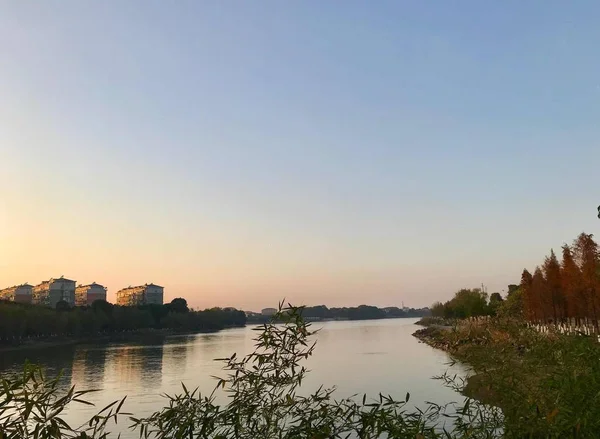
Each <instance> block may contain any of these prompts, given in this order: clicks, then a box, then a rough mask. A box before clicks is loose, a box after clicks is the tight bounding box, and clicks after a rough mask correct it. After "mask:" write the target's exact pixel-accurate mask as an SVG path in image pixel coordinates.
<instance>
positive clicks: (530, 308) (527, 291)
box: [520, 269, 535, 320]
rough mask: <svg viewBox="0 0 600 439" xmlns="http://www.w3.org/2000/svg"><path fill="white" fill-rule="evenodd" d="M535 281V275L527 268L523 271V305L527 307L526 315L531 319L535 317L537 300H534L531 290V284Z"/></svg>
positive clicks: (521, 287) (521, 286)
mask: <svg viewBox="0 0 600 439" xmlns="http://www.w3.org/2000/svg"><path fill="white" fill-rule="evenodd" d="M532 283H533V276H532V275H531V273H530V272H529V271H527V269H524V270H523V273H521V285H520V289H521V292H522V294H523V305H524V309H525V316H526V317H527V319H529V320H534V319H535V301H534V300H533V291H532V290H531V284H532Z"/></svg>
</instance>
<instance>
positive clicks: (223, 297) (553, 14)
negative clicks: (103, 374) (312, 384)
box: [0, 1, 600, 309]
mask: <svg viewBox="0 0 600 439" xmlns="http://www.w3.org/2000/svg"><path fill="white" fill-rule="evenodd" d="M2 9H3V11H2V14H0V53H2V54H3V56H2V67H1V68H0V148H1V149H0V171H1V172H2V175H3V176H4V178H5V180H4V184H3V185H2V187H3V190H2V192H3V194H2V197H1V199H0V203H1V204H0V226H1V227H0V284H1V285H5V284H11V285H12V284H14V283H20V282H24V281H29V282H30V283H36V282H39V281H41V280H43V279H44V278H49V277H52V276H57V275H61V274H64V275H65V276H68V277H71V278H75V279H77V280H78V281H81V282H85V283H87V282H91V281H96V282H100V283H104V284H105V285H107V286H108V287H109V298H113V297H114V296H113V294H114V292H115V291H116V290H117V289H118V288H120V287H123V286H127V285H130V284H136V283H144V282H146V281H148V282H150V281H151V282H155V283H159V284H163V285H165V287H166V294H167V297H168V298H172V297H177V296H181V295H183V296H185V297H186V298H188V301H190V302H191V303H192V304H194V305H196V306H213V305H232V306H238V307H244V308H246V309H257V308H260V307H262V306H267V305H272V304H273V303H274V302H276V301H277V300H278V299H280V298H282V297H284V296H285V297H286V298H288V299H290V300H293V301H294V302H296V303H308V304H317V303H325V304H328V305H358V304H360V303H364V302H368V303H373V304H376V305H394V304H400V303H401V302H402V301H404V302H405V303H406V304H410V305H413V306H417V305H418V306H422V305H428V304H430V303H431V302H432V301H433V300H436V299H445V298H448V297H449V296H450V295H451V294H452V292H453V291H455V290H456V289H458V288H461V287H463V286H464V287H469V286H477V285H480V284H481V283H485V284H486V285H487V286H488V288H489V291H490V292H491V291H502V289H503V288H505V287H506V284H508V283H514V282H517V281H518V279H519V276H520V272H521V270H522V269H523V268H524V267H528V268H533V267H534V266H535V264H537V263H540V262H541V260H542V259H543V256H544V255H545V254H546V253H547V252H549V250H550V248H551V247H554V248H555V249H558V248H559V247H560V245H562V244H563V243H564V242H570V241H571V240H572V239H573V238H574V237H575V236H576V235H577V234H578V233H580V232H581V231H586V232H588V233H594V232H596V231H597V229H598V227H599V226H600V222H599V220H598V219H597V218H596V216H595V215H596V212H595V208H596V205H597V204H600V193H599V192H598V189H597V188H598V184H599V183H598V178H599V177H598V175H599V174H598V170H597V169H598V163H599V159H600V147H599V140H600V136H599V135H600V124H599V123H598V121H599V120H600V59H599V58H598V56H597V53H598V47H599V44H600V27H599V26H598V25H597V18H598V16H600V15H599V14H600V4H599V3H598V2H594V1H588V2H585V1H576V2H564V1H560V2H559V1H538V2H534V1H531V2H516V1H506V2H488V1H460V2H452V3H451V2H443V3H435V2H420V1H406V2H395V1H389V2H386V1H378V2H365V1H348V2H343V3H342V2H316V1H306V2H275V1H260V2H237V1H236V2H234V1H231V2H197V1H179V2H174V3H167V2H161V1H105V2H78V1H45V2H20V1H14V2H6V3H5V4H4V5H3V7H2Z"/></svg>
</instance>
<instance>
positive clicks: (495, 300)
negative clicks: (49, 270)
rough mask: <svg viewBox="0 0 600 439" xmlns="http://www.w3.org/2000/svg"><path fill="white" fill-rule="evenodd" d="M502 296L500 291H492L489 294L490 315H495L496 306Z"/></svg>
mask: <svg viewBox="0 0 600 439" xmlns="http://www.w3.org/2000/svg"><path fill="white" fill-rule="evenodd" d="M502 302H503V300H502V296H501V295H500V293H492V295H491V296H490V304H489V306H490V313H491V314H492V315H496V314H497V313H498V308H500V306H501V305H502Z"/></svg>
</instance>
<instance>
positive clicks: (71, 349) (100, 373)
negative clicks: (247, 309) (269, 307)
mask: <svg viewBox="0 0 600 439" xmlns="http://www.w3.org/2000/svg"><path fill="white" fill-rule="evenodd" d="M415 321H416V319H390V320H370V321H351V322H350V321H344V322H322V323H321V322H319V323H314V324H313V327H314V328H315V329H316V328H320V331H319V332H318V334H317V335H316V340H317V348H316V351H315V355H314V356H313V357H312V358H311V359H310V360H309V361H308V362H307V367H308V368H309V369H310V370H311V372H310V373H309V376H308V379H307V381H306V384H303V386H302V387H303V389H305V390H306V392H309V391H312V390H314V389H315V388H316V387H317V386H318V385H320V384H325V385H327V386H332V385H335V386H337V388H338V391H337V394H338V395H339V396H340V397H346V396H351V395H353V394H363V393H366V394H367V395H373V396H374V397H375V396H377V394H378V393H379V392H382V393H384V394H390V395H392V396H394V397H396V398H398V399H403V398H404V397H405V395H406V393H407V392H410V394H411V402H412V403H414V404H417V405H420V406H422V405H423V404H424V401H433V402H436V403H439V404H443V403H447V402H451V401H461V400H462V397H461V396H460V395H457V394H456V393H454V392H453V391H451V390H450V389H447V388H445V387H444V386H443V385H442V384H441V383H440V382H439V381H436V380H433V379H432V377H433V376H435V375H439V374H441V373H443V372H444V371H446V370H448V366H447V364H448V362H449V358H448V356H447V355H446V354H445V353H444V352H441V351H438V350H435V349H432V348H430V347H429V346H427V345H425V344H422V343H419V342H418V341H417V339H416V338H414V337H412V335H411V334H412V333H413V332H414V331H415V330H416V329H418V326H416V325H414V322H415ZM251 328H252V327H246V328H236V329H228V330H224V331H221V332H218V333H214V334H196V335H186V336H171V337H165V338H162V339H159V340H157V341H156V342H154V343H152V344H150V345H148V344H145V345H144V344H135V343H128V344H104V345H77V346H66V347H62V348H52V349H43V350H32V351H28V352H27V351H16V352H11V353H3V354H2V355H0V370H1V371H2V374H6V373H10V372H15V371H19V370H20V369H21V367H22V364H23V362H24V361H25V359H26V358H27V359H29V360H30V361H32V362H35V363H38V364H43V365H44V366H45V367H46V370H47V371H48V373H49V374H50V375H52V374H55V373H57V372H58V371H60V370H62V371H63V378H62V383H63V385H64V386H65V388H66V387H68V386H70V385H75V386H76V387H77V388H78V389H100V390H101V391H100V392H99V393H97V394H94V396H93V397H92V398H90V399H91V400H92V402H94V403H96V405H97V406H103V404H104V405H106V404H107V403H108V402H111V401H113V400H115V399H119V398H122V397H123V396H125V395H127V403H126V405H125V409H126V411H129V412H132V413H134V414H135V415H136V416H143V415H148V414H150V413H152V412H153V411H155V410H158V409H159V408H161V407H162V406H163V405H164V402H165V401H164V399H163V398H161V397H160V394H163V393H169V394H173V393H177V392H180V391H181V382H183V383H185V385H186V386H187V387H188V388H194V387H199V388H200V389H201V390H202V391H203V392H210V391H211V390H212V388H213V387H214V384H215V380H214V379H213V378H211V375H224V374H223V371H222V368H221V367H222V364H221V363H218V362H215V361H214V359H215V358H223V357H226V356H229V355H231V354H232V353H233V352H236V353H237V354H238V356H240V355H244V354H246V353H249V352H251V351H252V349H253V346H254V341H253V337H254V336H255V334H256V333H255V331H252V330H251ZM454 371H456V372H458V373H461V372H462V371H461V369H460V368H459V366H454ZM93 413H94V409H93V408H89V407H86V406H77V409H76V410H70V411H69V413H68V415H67V417H68V419H69V420H70V421H72V422H73V424H76V423H77V422H80V423H81V422H84V421H85V420H86V419H88V418H89V417H90V416H91V415H92V414H93ZM112 430H114V431H121V432H123V431H125V432H126V430H124V429H123V427H122V426H121V423H119V428H116V429H114V428H113V429H112ZM124 437H136V436H135V435H132V434H131V433H129V434H126V435H125V436H124Z"/></svg>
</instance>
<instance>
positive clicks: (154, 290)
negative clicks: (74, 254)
mask: <svg viewBox="0 0 600 439" xmlns="http://www.w3.org/2000/svg"><path fill="white" fill-rule="evenodd" d="M76 283H77V282H75V281H74V280H71V279H67V278H65V277H63V276H61V277H59V278H57V279H54V278H52V279H50V280H47V281H44V282H42V283H40V284H39V285H36V286H32V285H29V284H27V283H25V284H22V285H15V286H12V287H9V288H5V289H3V290H0V300H10V301H13V302H19V303H31V304H36V305H43V306H49V307H51V308H55V307H56V304H57V303H58V302H60V301H65V302H67V303H68V304H69V305H70V306H86V305H91V304H92V303H94V302H95V301H96V300H106V287H104V286H102V285H100V284H97V283H96V282H92V283H91V284H89V285H76ZM163 292H164V288H163V287H161V286H158V285H154V284H144V285H140V286H137V287H127V288H123V289H122V290H119V291H118V292H117V305H123V306H136V305H146V304H151V303H153V304H158V305H162V304H163Z"/></svg>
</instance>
